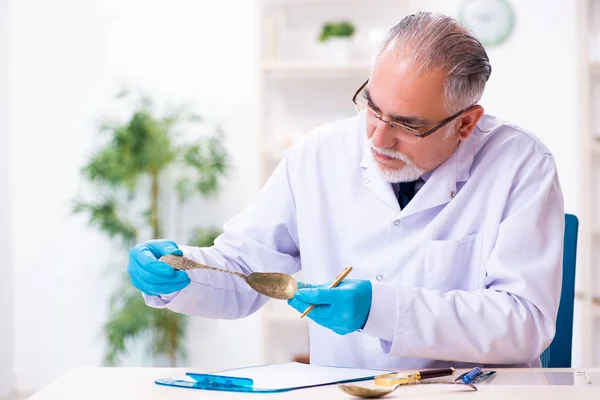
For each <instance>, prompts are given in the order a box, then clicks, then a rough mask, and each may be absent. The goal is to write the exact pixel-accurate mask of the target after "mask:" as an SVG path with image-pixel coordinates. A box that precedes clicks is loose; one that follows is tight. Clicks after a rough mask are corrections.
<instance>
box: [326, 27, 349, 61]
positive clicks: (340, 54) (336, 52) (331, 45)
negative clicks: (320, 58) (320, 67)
mask: <svg viewBox="0 0 600 400" xmlns="http://www.w3.org/2000/svg"><path fill="white" fill-rule="evenodd" d="M354 33H355V27H354V24H352V23H351V22H349V21H328V22H325V23H324V24H323V26H322V27H321V32H320V33H319V35H318V37H317V40H318V41H319V42H320V43H321V44H322V46H324V47H325V48H324V50H325V55H326V57H327V58H330V59H334V60H337V61H345V60H348V59H349V58H351V50H352V49H351V45H352V38H353V37H354Z"/></svg>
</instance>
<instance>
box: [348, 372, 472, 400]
mask: <svg viewBox="0 0 600 400" xmlns="http://www.w3.org/2000/svg"><path fill="white" fill-rule="evenodd" d="M451 375H454V368H442V369H433V370H424V371H416V372H409V373H390V374H383V375H378V376H376V377H375V384H376V385H377V386H380V387H374V388H372V387H365V386H360V385H352V384H338V387H339V388H340V389H342V390H343V391H344V392H346V393H348V394H350V395H353V396H357V397H362V398H365V399H374V398H378V397H382V396H385V395H386V394H390V393H392V392H393V391H394V390H396V389H398V388H399V387H400V386H406V385H417V384H438V385H439V384H443V385H453V384H455V382H452V381H428V380H426V379H432V378H439V377H443V376H451ZM464 386H467V387H469V388H470V389H472V390H477V388H476V387H475V386H473V385H471V384H468V385H464Z"/></svg>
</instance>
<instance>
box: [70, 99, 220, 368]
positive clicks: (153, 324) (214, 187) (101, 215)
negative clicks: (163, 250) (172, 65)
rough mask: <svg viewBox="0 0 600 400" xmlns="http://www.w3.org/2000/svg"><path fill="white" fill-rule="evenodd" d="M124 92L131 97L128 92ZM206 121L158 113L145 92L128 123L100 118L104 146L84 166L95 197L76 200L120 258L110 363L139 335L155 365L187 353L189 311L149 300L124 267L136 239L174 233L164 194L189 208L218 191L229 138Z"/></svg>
mask: <svg viewBox="0 0 600 400" xmlns="http://www.w3.org/2000/svg"><path fill="white" fill-rule="evenodd" d="M118 97H119V98H120V99H122V100H125V99H127V98H128V97H129V95H128V93H127V92H123V93H121V94H120V95H119V96H118ZM199 125H202V127H200V126H199ZM206 125H207V124H206V123H205V121H204V120H203V119H202V118H200V117H199V116H197V115H195V114H192V113H189V112H188V111H187V110H186V109H185V108H184V107H180V108H177V109H171V110H170V111H167V112H165V113H163V114H161V115H159V113H158V112H157V111H156V110H155V107H154V105H153V102H152V101H151V99H149V98H148V97H143V96H142V97H141V98H140V99H139V101H137V102H135V105H134V107H133V110H132V112H131V113H130V114H129V115H128V117H126V118H125V120H124V121H117V120H114V119H111V118H104V119H102V120H101V122H100V124H99V133H100V136H101V144H100V145H99V147H98V148H97V150H96V151H95V152H94V153H93V154H92V155H91V157H90V158H89V160H88V161H87V163H86V164H85V165H84V166H83V168H82V170H81V175H82V177H83V178H84V179H85V181H86V182H87V183H88V184H89V186H90V189H89V193H90V195H89V198H91V200H85V199H80V198H79V199H76V200H74V204H73V213H75V214H79V213H83V214H86V215H87V217H88V221H89V224H90V225H91V226H94V227H95V228H97V229H98V230H100V231H101V232H103V233H104V234H106V235H107V236H108V237H109V238H111V239H112V240H113V241H114V242H115V243H116V245H117V246H116V248H115V251H114V253H113V254H111V256H110V258H111V259H114V258H115V257H117V259H118V260H119V261H118V263H117V265H118V268H117V272H118V274H119V275H118V276H119V279H118V280H119V284H118V286H117V287H115V288H114V292H113V293H112V295H111V296H110V303H109V305H110V311H109V318H108V320H107V321H106V323H105V324H104V326H103V329H102V336H103V338H104V341H105V344H106V354H105V364H106V365H116V364H117V363H118V362H119V359H120V357H121V356H123V355H125V354H127V353H128V350H129V348H130V346H131V345H133V344H134V343H135V342H136V341H145V343H146V345H147V346H148V348H149V351H150V354H152V356H153V360H154V363H164V361H167V362H168V364H169V365H170V366H175V365H177V364H178V361H180V360H184V359H185V354H186V351H185V345H184V337H185V330H186V317H185V316H184V315H181V314H178V313H174V312H171V311H169V310H167V309H154V308H151V307H149V306H147V305H146V304H145V303H144V299H143V298H142V295H141V293H140V292H139V291H138V290H137V289H136V288H134V287H133V286H132V285H131V283H130V279H129V276H128V275H127V273H126V266H127V262H128V250H129V248H130V247H131V246H132V245H134V244H135V243H139V242H141V241H144V240H147V239H153V238H163V237H170V238H173V236H176V234H175V233H173V232H166V228H165V226H166V225H165V221H164V219H165V215H166V214H167V212H166V211H165V207H164V205H163V204H162V199H164V198H165V196H166V195H167V194H170V193H174V194H176V198H177V202H178V207H183V205H184V203H186V202H187V201H189V200H191V199H192V198H193V197H194V196H202V197H208V196H210V195H214V194H215V193H216V192H217V191H218V189H219V187H220V180H221V178H222V177H223V176H224V175H225V173H226V171H227V169H228V166H227V154H226V151H225V149H224V146H223V140H224V136H223V132H222V131H221V129H220V128H219V127H218V126H217V127H214V128H211V129H210V134H207V133H206V129H205V128H206ZM200 128H204V129H203V131H204V132H203V133H202V134H200V133H199V129H200ZM194 132H195V133H197V134H196V135H192V134H191V133H194ZM184 134H185V135H184ZM219 233H220V232H219V230H218V229H215V228H212V227H209V228H200V227H196V228H193V229H192V230H191V232H189V233H188V234H187V235H186V236H187V237H183V238H179V239H180V240H183V241H185V242H186V243H188V244H192V245H196V246H209V245H211V244H212V243H213V241H214V239H215V237H216V236H217V235H218V234H219Z"/></svg>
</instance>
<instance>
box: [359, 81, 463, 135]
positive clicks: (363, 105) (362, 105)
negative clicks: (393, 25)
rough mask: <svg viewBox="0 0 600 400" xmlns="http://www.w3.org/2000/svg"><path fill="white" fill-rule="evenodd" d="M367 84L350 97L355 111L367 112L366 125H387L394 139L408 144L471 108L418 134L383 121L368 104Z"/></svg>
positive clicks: (407, 127) (402, 126) (407, 128)
mask: <svg viewBox="0 0 600 400" xmlns="http://www.w3.org/2000/svg"><path fill="white" fill-rule="evenodd" d="M367 83H369V81H368V80H367V81H366V82H365V83H363V85H362V86H361V87H360V88H359V89H358V90H357V91H356V93H355V94H354V97H352V102H353V103H354V105H355V107H356V111H357V112H361V111H362V110H364V109H367V111H368V112H367V123H369V124H371V125H373V126H377V124H378V123H379V122H380V121H381V122H383V123H384V124H387V125H388V126H389V128H390V129H394V130H396V131H397V135H396V137H397V138H398V139H400V140H403V141H405V142H409V143H415V142H418V141H420V140H421V139H422V138H425V137H427V136H429V135H431V134H432V133H434V132H435V131H437V130H438V129H440V128H442V127H444V126H446V125H447V124H448V123H449V122H451V121H452V120H454V119H456V118H457V117H458V116H459V115H461V114H462V113H464V112H465V111H467V110H468V109H469V108H471V107H473V106H472V105H471V106H469V107H467V108H465V109H463V110H461V111H459V112H457V113H456V114H454V115H451V116H450V117H448V118H446V119H445V120H443V121H442V122H440V123H439V124H437V125H436V126H434V127H433V128H431V129H429V130H428V131H425V132H420V131H419V130H418V129H417V128H412V127H410V126H407V125H404V124H402V123H400V122H396V121H388V120H385V119H383V116H382V115H381V113H379V112H377V111H375V110H374V109H373V106H372V105H371V104H370V101H369V99H368V98H367V96H366V93H365V88H366V87H367Z"/></svg>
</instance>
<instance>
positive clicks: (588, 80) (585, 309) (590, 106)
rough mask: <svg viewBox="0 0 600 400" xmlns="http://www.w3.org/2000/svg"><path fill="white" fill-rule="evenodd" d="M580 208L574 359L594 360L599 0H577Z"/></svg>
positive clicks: (599, 348)
mask: <svg viewBox="0 0 600 400" xmlns="http://www.w3.org/2000/svg"><path fill="white" fill-rule="evenodd" d="M577 6H578V8H577V26H578V29H579V32H578V41H577V42H578V43H579V46H580V48H579V49H578V51H579V55H580V56H579V57H578V60H579V63H578V75H579V80H580V81H579V89H580V110H581V115H580V121H579V123H580V127H581V129H580V137H579V140H580V149H581V151H580V154H581V155H580V157H581V160H580V167H581V173H580V187H581V211H580V213H579V215H578V217H579V221H580V229H579V240H578V259H577V282H576V305H575V307H576V312H575V315H576V320H575V324H576V326H577V327H578V328H577V330H576V331H575V332H574V342H575V344H576V346H575V348H574V349H573V350H574V359H576V358H577V359H578V360H577V361H578V364H580V365H581V366H598V365H600V268H599V266H600V205H599V203H598V200H600V0H578V5H577Z"/></svg>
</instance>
